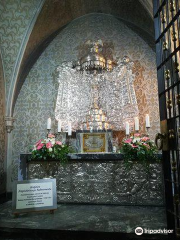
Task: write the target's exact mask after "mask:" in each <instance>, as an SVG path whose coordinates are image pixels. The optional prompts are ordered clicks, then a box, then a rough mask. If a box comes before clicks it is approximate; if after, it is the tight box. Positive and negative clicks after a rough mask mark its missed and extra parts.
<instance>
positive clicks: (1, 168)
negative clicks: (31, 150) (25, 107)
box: [0, 58, 6, 194]
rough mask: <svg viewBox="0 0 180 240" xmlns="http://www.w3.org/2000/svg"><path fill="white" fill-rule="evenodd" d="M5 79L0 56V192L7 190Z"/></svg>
mask: <svg viewBox="0 0 180 240" xmlns="http://www.w3.org/2000/svg"><path fill="white" fill-rule="evenodd" d="M3 81H4V79H3V69H2V63H1V58H0V194H1V193H3V192H5V190H6V180H5V179H6V176H5V144H6V143H5V139H6V134H5V122H4V116H5V87H4V82H3Z"/></svg>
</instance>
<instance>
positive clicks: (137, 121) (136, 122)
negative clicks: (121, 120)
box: [134, 117, 139, 131]
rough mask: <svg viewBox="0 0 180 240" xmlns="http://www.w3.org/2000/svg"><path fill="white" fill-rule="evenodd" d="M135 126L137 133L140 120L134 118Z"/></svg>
mask: <svg viewBox="0 0 180 240" xmlns="http://www.w3.org/2000/svg"><path fill="white" fill-rule="evenodd" d="M134 124H135V131H139V118H138V117H135V118H134Z"/></svg>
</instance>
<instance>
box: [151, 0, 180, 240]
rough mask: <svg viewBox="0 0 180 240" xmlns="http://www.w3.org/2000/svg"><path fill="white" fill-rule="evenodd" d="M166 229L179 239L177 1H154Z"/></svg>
mask: <svg viewBox="0 0 180 240" xmlns="http://www.w3.org/2000/svg"><path fill="white" fill-rule="evenodd" d="M154 24H155V41H156V56H157V75H158V93H159V107H160V121H161V134H158V135H157V138H156V140H157V142H158V141H159V142H160V148H162V150H163V166H164V177H165V195H166V210H167V225H168V226H167V227H168V229H174V235H172V234H171V235H169V237H170V239H178V238H180V200H179V197H180V187H179V185H180V51H179V50H180V45H179V42H180V0H154Z"/></svg>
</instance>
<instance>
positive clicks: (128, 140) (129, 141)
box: [124, 138, 132, 143]
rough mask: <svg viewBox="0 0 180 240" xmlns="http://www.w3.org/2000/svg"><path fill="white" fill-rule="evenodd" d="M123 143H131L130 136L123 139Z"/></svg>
mask: <svg viewBox="0 0 180 240" xmlns="http://www.w3.org/2000/svg"><path fill="white" fill-rule="evenodd" d="M124 142H125V143H131V142H132V139H131V138H128V139H126V140H125V141H124Z"/></svg>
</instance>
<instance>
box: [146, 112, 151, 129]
mask: <svg viewBox="0 0 180 240" xmlns="http://www.w3.org/2000/svg"><path fill="white" fill-rule="evenodd" d="M146 128H150V119H149V114H146Z"/></svg>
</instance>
